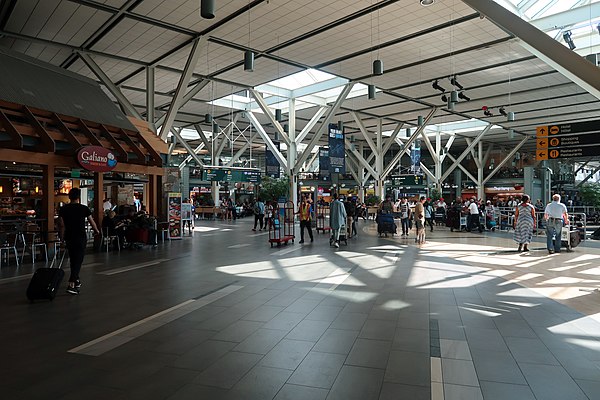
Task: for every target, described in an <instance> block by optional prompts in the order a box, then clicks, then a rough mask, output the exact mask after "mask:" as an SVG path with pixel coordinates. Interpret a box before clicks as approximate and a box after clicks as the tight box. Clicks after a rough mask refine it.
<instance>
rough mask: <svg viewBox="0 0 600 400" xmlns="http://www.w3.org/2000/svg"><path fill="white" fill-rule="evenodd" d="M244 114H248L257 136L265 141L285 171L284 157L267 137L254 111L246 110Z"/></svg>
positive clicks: (286, 166) (285, 162) (286, 168)
mask: <svg viewBox="0 0 600 400" xmlns="http://www.w3.org/2000/svg"><path fill="white" fill-rule="evenodd" d="M246 115H247V116H248V119H249V120H250V123H252V126H254V129H256V131H257V132H258V134H259V136H260V137H261V138H262V140H263V141H264V142H265V143H266V145H267V147H268V148H269V150H271V152H272V153H273V155H274V156H275V158H277V161H279V165H281V167H282V168H283V169H284V170H286V171H287V170H288V164H287V160H286V159H285V157H284V156H283V154H281V152H280V151H279V149H278V148H277V147H275V144H273V141H272V140H271V138H270V137H269V135H268V134H267V132H265V129H264V128H263V127H262V125H261V124H260V122H259V121H258V119H257V118H256V116H255V115H254V113H252V112H251V111H247V112H246Z"/></svg>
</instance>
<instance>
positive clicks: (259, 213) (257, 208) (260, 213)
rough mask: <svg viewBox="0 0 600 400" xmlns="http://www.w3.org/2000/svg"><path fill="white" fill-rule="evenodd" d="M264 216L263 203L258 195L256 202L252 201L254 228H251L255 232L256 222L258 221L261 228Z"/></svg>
mask: <svg viewBox="0 0 600 400" xmlns="http://www.w3.org/2000/svg"><path fill="white" fill-rule="evenodd" d="M264 218H265V203H263V202H262V199H261V198H260V197H259V198H258V200H257V201H256V203H254V228H252V230H253V231H254V232H256V224H257V223H258V222H259V221H260V229H259V230H261V231H262V229H263V221H264Z"/></svg>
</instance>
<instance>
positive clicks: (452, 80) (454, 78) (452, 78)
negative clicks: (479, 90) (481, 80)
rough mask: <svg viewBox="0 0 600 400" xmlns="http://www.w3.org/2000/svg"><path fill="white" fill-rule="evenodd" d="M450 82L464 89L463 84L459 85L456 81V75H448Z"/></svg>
mask: <svg viewBox="0 0 600 400" xmlns="http://www.w3.org/2000/svg"><path fill="white" fill-rule="evenodd" d="M450 83H451V84H452V85H453V86H456V87H457V88H459V89H460V90H463V89H464V87H463V85H461V84H460V83H458V81H457V80H456V76H452V77H450Z"/></svg>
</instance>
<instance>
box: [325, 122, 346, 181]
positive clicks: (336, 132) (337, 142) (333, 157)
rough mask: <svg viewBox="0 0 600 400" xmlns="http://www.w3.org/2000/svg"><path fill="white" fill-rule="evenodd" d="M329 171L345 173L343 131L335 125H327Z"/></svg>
mask: <svg viewBox="0 0 600 400" xmlns="http://www.w3.org/2000/svg"><path fill="white" fill-rule="evenodd" d="M329 171H330V172H333V173H337V174H345V173H346V146H345V143H344V130H343V129H339V128H338V125H337V124H329Z"/></svg>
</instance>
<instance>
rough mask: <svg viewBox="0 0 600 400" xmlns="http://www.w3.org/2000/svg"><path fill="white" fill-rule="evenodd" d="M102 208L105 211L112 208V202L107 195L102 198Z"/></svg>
mask: <svg viewBox="0 0 600 400" xmlns="http://www.w3.org/2000/svg"><path fill="white" fill-rule="evenodd" d="M102 210H103V211H104V212H105V213H106V212H107V211H110V210H112V204H111V202H110V199H109V198H108V197H107V198H106V199H104V203H103V204H102Z"/></svg>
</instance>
